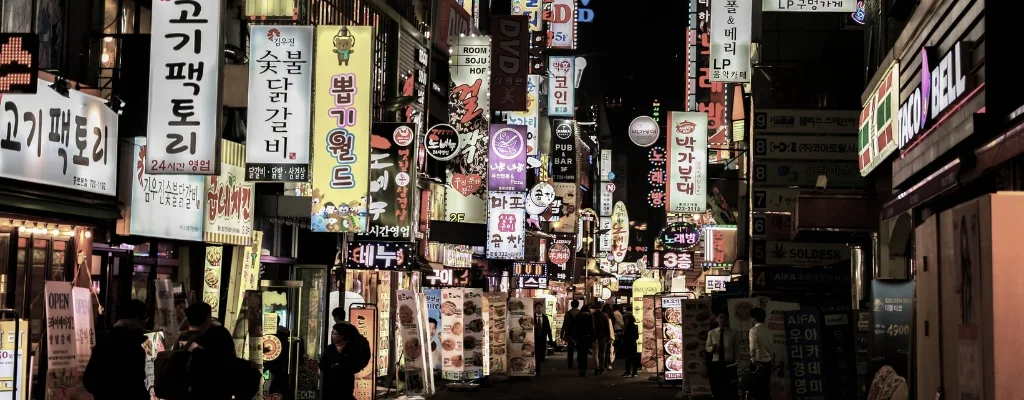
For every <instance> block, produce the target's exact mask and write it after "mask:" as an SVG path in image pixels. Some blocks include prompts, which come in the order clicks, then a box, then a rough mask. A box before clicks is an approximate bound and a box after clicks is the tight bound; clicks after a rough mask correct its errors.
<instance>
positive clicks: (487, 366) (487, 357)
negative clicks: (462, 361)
mask: <svg viewBox="0 0 1024 400" xmlns="http://www.w3.org/2000/svg"><path fill="white" fill-rule="evenodd" d="M480 300H481V301H482V302H483V307H482V310H483V311H482V312H481V314H482V315H483V321H484V323H483V325H484V328H485V329H484V332H483V335H484V343H483V351H484V359H483V362H484V376H489V375H491V330H490V329H488V328H487V326H486V325H487V321H490V320H491V305H490V303H491V302H490V301H489V300H488V299H487V296H484V297H482V298H481V299H480Z"/></svg>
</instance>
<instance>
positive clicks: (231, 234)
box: [203, 140, 256, 246]
mask: <svg viewBox="0 0 1024 400" xmlns="http://www.w3.org/2000/svg"><path fill="white" fill-rule="evenodd" d="M220 148H221V151H222V152H223V154H221V157H220V159H221V166H220V175H218V176H208V177H206V222H204V223H203V240H204V241H205V242H207V243H224V244H234V245H239V246H248V245H250V244H252V223H253V220H254V219H255V218H254V217H255V215H254V211H253V210H254V207H255V203H256V201H255V200H256V183H255V182H248V181H246V180H245V179H244V178H245V145H242V144H238V143H235V142H229V141H227V140H224V142H223V143H222V144H221V145H220Z"/></svg>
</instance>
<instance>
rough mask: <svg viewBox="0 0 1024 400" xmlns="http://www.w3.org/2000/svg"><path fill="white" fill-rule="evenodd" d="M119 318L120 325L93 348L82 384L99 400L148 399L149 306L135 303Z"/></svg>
mask: <svg viewBox="0 0 1024 400" xmlns="http://www.w3.org/2000/svg"><path fill="white" fill-rule="evenodd" d="M117 316H118V317H119V319H118V320H117V323H116V324H114V327H113V328H111V329H110V331H109V332H108V334H107V336H106V337H105V338H103V339H101V340H100V342H99V343H97V344H96V347H95V348H93V350H92V357H91V358H90V359H89V364H88V365H87V366H86V367H85V374H84V375H83V377H82V383H83V385H84V386H85V390H87V391H89V393H91V394H92V395H93V398H95V399H96V400H108V399H109V400H149V398H150V397H149V389H147V388H146V351H145V350H144V349H143V348H142V344H143V343H145V342H146V336H145V335H144V334H143V329H142V327H143V326H144V325H145V321H146V304H145V303H143V302H141V301H138V300H132V301H130V302H128V304H125V305H124V306H122V308H121V309H120V310H118V313H117Z"/></svg>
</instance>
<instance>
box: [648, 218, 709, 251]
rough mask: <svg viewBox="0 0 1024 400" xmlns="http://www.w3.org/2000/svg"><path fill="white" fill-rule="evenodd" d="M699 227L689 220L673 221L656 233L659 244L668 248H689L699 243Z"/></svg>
mask: <svg viewBox="0 0 1024 400" xmlns="http://www.w3.org/2000/svg"><path fill="white" fill-rule="evenodd" d="M700 238H701V231H700V227H699V226H697V225H696V224H693V223H690V222H674V223H671V224H668V225H666V226H665V229H662V230H661V233H659V234H658V240H660V241H661V245H662V246H664V247H665V248H666V249H669V250H689V249H692V248H694V247H695V246H697V244H698V243H700Z"/></svg>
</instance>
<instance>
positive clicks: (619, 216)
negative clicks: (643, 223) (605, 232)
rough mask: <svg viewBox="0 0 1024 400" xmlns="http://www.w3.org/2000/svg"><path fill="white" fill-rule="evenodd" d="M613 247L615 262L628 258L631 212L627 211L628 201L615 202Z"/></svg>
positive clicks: (612, 232)
mask: <svg viewBox="0 0 1024 400" xmlns="http://www.w3.org/2000/svg"><path fill="white" fill-rule="evenodd" d="M610 233H611V235H612V248H611V252H612V253H611V254H612V257H614V261H615V262H622V261H623V260H625V259H626V250H627V249H628V248H629V214H628V213H627V211H626V203H623V202H621V201H620V202H617V203H615V210H614V211H612V230H611V232H610Z"/></svg>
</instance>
